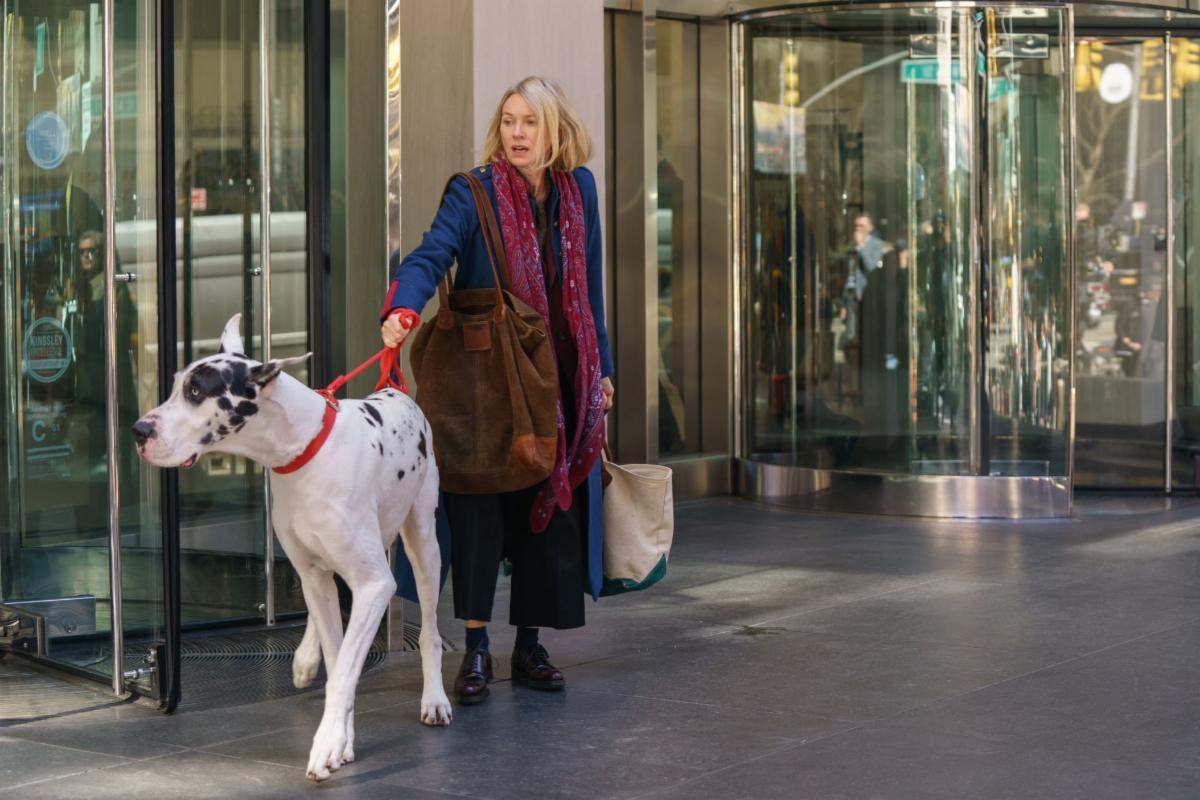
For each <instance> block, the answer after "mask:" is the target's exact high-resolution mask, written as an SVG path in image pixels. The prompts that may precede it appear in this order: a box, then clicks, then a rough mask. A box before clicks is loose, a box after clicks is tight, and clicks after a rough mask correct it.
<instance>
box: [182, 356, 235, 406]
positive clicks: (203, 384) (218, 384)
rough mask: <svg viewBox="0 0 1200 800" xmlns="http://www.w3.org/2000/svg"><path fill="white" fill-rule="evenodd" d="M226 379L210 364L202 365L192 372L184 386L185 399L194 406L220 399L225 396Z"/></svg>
mask: <svg viewBox="0 0 1200 800" xmlns="http://www.w3.org/2000/svg"><path fill="white" fill-rule="evenodd" d="M226 386H227V384H226V382H225V378H224V377H223V376H222V375H221V373H220V372H219V371H217V370H216V369H213V368H212V367H211V366H209V365H208V364H201V365H200V366H198V367H196V368H195V369H194V370H192V373H191V374H190V375H188V377H187V380H186V381H184V384H183V397H184V399H185V400H187V401H188V402H189V403H191V404H192V405H197V406H198V405H200V404H201V403H203V402H204V401H205V400H211V399H212V398H214V397H220V396H221V395H223V394H225V389H226Z"/></svg>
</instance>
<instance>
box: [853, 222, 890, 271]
mask: <svg viewBox="0 0 1200 800" xmlns="http://www.w3.org/2000/svg"><path fill="white" fill-rule="evenodd" d="M885 249H886V248H885V247H884V244H883V239H881V238H880V237H879V234H878V233H876V231H875V223H874V221H873V220H872V219H871V215H870V214H865V213H864V214H859V215H858V216H857V217H855V218H854V252H856V253H858V259H859V261H860V262H861V264H862V270H863V272H866V273H870V272H872V271H874V270H877V269H879V268H880V267H881V266H883V254H884V251H885Z"/></svg>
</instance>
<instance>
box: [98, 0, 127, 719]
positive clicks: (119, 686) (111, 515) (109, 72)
mask: <svg viewBox="0 0 1200 800" xmlns="http://www.w3.org/2000/svg"><path fill="white" fill-rule="evenodd" d="M113 3H114V0H104V4H103V7H102V15H103V21H102V25H103V29H104V30H103V35H102V40H103V44H102V47H101V52H102V55H103V61H104V90H103V91H104V112H103V120H104V133H103V136H104V332H105V335H104V394H105V428H106V429H107V439H108V548H109V558H108V570H109V572H108V580H109V586H110V592H111V596H112V600H111V602H110V605H109V608H110V610H111V612H112V647H113V661H112V688H113V693H114V694H117V695H122V694H124V693H125V630H124V628H123V627H122V626H123V624H124V608H123V606H122V597H121V501H120V488H121V476H120V475H118V474H117V466H118V461H119V459H118V458H117V381H116V374H117V337H116V330H117V303H116V298H115V294H116V291H117V282H116V268H117V243H116V227H117V226H116V219H115V217H116V213H117V209H116V192H117V175H116V169H115V167H114V164H113V155H114V144H113V128H114V119H113V39H114V31H113V26H114V24H115V21H116V17H115V13H114V9H113Z"/></svg>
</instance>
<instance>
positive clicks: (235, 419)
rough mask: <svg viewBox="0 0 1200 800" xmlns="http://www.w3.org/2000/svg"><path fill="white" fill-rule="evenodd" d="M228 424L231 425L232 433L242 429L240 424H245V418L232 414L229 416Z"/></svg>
mask: <svg viewBox="0 0 1200 800" xmlns="http://www.w3.org/2000/svg"><path fill="white" fill-rule="evenodd" d="M229 424H230V425H232V426H233V431H234V433H237V432H238V431H240V430H241V429H242V426H243V425H245V424H246V420H244V419H242V418H241V417H239V416H238V415H237V414H232V415H230V417H229Z"/></svg>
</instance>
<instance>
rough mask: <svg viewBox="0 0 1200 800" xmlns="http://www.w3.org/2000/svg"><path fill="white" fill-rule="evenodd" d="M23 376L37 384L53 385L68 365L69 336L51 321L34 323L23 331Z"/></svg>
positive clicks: (40, 320)
mask: <svg viewBox="0 0 1200 800" xmlns="http://www.w3.org/2000/svg"><path fill="white" fill-rule="evenodd" d="M23 352H24V354H25V374H26V375H28V376H29V377H30V378H32V379H33V380H35V381H37V382H38V383H54V382H55V381H56V380H58V379H59V378H61V377H62V376H63V373H64V372H66V371H67V367H69V366H70V365H71V335H70V334H69V333H67V329H66V328H64V327H63V326H62V324H61V323H60V322H59V321H58V320H56V319H55V318H54V317H42V318H41V319H38V320H34V323H33V324H32V325H30V326H29V330H27V331H25V345H24V348H23Z"/></svg>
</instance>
